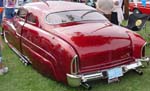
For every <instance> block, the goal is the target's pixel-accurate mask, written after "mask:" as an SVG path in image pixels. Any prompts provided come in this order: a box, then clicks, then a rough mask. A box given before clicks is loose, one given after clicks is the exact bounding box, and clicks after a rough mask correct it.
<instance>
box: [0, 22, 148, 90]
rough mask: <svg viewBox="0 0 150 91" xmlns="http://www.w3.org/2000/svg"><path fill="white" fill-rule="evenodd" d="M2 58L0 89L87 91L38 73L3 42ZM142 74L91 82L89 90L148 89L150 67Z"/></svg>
mask: <svg viewBox="0 0 150 91" xmlns="http://www.w3.org/2000/svg"><path fill="white" fill-rule="evenodd" d="M149 25H150V22H148V23H147V31H146V33H145V31H143V30H142V31H140V32H139V33H140V34H141V35H142V36H143V37H144V38H146V40H147V41H148V40H149V39H148V38H147V37H146V36H145V34H146V35H147V34H148V33H150V32H149V31H148V30H150V26H149ZM4 46H5V47H4V50H3V59H4V61H3V62H4V63H5V65H7V66H8V67H9V72H8V73H7V74H6V75H3V76H0V91H87V90H86V89H84V88H83V87H78V88H72V87H69V86H67V85H64V84H62V83H60V82H56V81H54V80H51V79H50V78H46V77H44V76H42V75H41V74H39V73H38V72H37V71H36V70H34V69H33V68H32V66H31V65H29V66H24V65H23V64H22V63H21V61H20V59H19V57H18V56H17V55H16V54H15V53H14V52H12V50H10V48H9V47H8V46H7V45H6V44H5V43H4ZM146 55H148V56H150V48H149V47H147V48H146ZM142 70H143V72H144V74H143V75H142V76H140V75H138V74H136V73H135V72H133V71H130V72H128V73H127V74H125V76H124V77H121V78H120V82H117V83H111V84H108V83H107V81H106V80H100V81H96V82H92V83H91V85H92V87H93V88H92V90H91V91H150V90H149V89H150V67H147V68H144V69H142Z"/></svg>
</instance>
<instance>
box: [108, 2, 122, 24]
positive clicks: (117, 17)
mask: <svg viewBox="0 0 150 91" xmlns="http://www.w3.org/2000/svg"><path fill="white" fill-rule="evenodd" d="M113 2H114V8H113V11H112V14H111V22H112V23H113V24H116V25H120V24H121V23H122V21H123V19H124V16H123V10H122V8H121V7H122V3H123V0H113Z"/></svg>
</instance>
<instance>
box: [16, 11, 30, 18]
mask: <svg viewBox="0 0 150 91" xmlns="http://www.w3.org/2000/svg"><path fill="white" fill-rule="evenodd" d="M27 13H28V11H27V10H25V9H19V10H18V12H17V16H18V17H20V18H23V19H25V17H26V15H27Z"/></svg>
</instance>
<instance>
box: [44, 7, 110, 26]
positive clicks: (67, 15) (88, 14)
mask: <svg viewBox="0 0 150 91" xmlns="http://www.w3.org/2000/svg"><path fill="white" fill-rule="evenodd" d="M98 20H107V19H106V18H105V17H104V16H103V15H102V14H100V13H99V12H97V11H96V10H71V11H61V12H55V13H50V14H48V15H47V16H46V21H47V22H48V24H62V23H69V22H77V21H98Z"/></svg>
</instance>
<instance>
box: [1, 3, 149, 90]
mask: <svg viewBox="0 0 150 91" xmlns="http://www.w3.org/2000/svg"><path fill="white" fill-rule="evenodd" d="M2 29H3V36H4V40H5V42H6V43H7V44H8V45H9V46H10V48H11V49H13V51H15V52H16V53H17V54H18V55H19V56H20V57H21V58H22V59H23V62H24V63H25V64H29V63H30V64H32V65H33V67H34V68H35V69H36V70H37V71H38V72H40V73H41V74H43V75H45V76H48V77H51V78H53V79H55V80H57V81H60V82H63V83H66V84H69V85H70V86H74V87H77V86H80V85H83V86H85V87H87V88H90V86H89V85H88V84H87V82H89V81H91V80H97V79H104V78H106V79H108V82H111V81H115V80H114V79H117V78H119V77H121V76H123V75H124V73H126V72H127V71H129V70H136V69H137V68H138V67H141V66H142V62H141V61H142V60H148V58H145V45H146V42H145V40H144V39H143V38H142V37H141V36H140V35H139V34H137V33H135V32H132V31H130V30H128V29H126V28H123V27H120V26H117V25H114V24H111V23H110V22H109V21H108V20H107V19H106V18H105V17H104V16H103V15H102V14H100V13H98V12H97V11H96V9H94V8H92V7H89V6H87V5H84V4H82V3H73V2H65V1H47V2H36V3H28V4H26V5H24V6H22V7H20V8H19V9H18V11H17V13H16V14H15V15H14V17H13V18H12V19H6V18H4V19H3V23H2ZM139 73H140V72H139Z"/></svg>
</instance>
